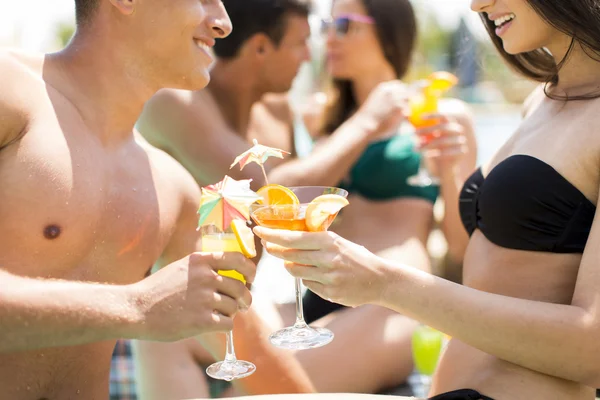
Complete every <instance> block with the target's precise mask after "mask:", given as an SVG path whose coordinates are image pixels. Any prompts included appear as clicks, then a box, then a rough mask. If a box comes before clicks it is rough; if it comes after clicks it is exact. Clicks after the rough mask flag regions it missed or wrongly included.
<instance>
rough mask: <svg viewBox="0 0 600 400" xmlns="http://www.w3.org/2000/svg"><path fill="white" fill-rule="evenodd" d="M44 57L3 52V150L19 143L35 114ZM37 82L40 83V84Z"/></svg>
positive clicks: (0, 82) (0, 60) (0, 75)
mask: <svg viewBox="0 0 600 400" xmlns="http://www.w3.org/2000/svg"><path fill="white" fill-rule="evenodd" d="M42 65H43V55H41V54H29V53H24V52H20V51H17V50H12V49H0V88H2V89H1V90H0V120H2V122H3V123H2V126H0V148H2V147H5V146H7V145H8V144H10V143H12V142H14V141H15V140H17V139H18V138H19V137H20V135H21V134H22V132H24V130H25V128H26V126H27V123H28V120H29V116H30V114H31V108H32V106H31V104H32V103H33V99H32V96H34V94H32V93H35V92H34V91H33V90H32V89H33V87H34V85H35V84H40V83H41V79H42V74H41V68H42V67H41V66H42ZM36 81H37V82H36Z"/></svg>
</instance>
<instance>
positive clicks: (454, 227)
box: [417, 99, 477, 264]
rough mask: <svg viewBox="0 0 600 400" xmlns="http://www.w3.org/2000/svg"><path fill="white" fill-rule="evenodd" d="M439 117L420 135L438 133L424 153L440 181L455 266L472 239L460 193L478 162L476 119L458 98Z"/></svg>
mask: <svg viewBox="0 0 600 400" xmlns="http://www.w3.org/2000/svg"><path fill="white" fill-rule="evenodd" d="M440 110H441V112H440V114H437V115H435V116H432V117H433V118H436V119H438V120H439V124H438V125H435V126H433V127H430V128H426V129H422V130H420V131H417V133H431V132H435V131H437V134H438V135H439V137H438V138H437V139H434V140H433V141H431V142H430V143H429V144H428V145H427V146H424V148H423V150H425V151H426V152H425V153H424V154H426V157H428V158H429V160H428V161H429V163H430V164H431V165H432V167H433V169H434V173H435V175H437V176H438V177H439V179H440V186H441V191H440V193H441V197H442V199H443V201H444V216H443V219H442V223H441V225H442V226H441V227H442V231H443V233H444V236H445V238H446V242H447V243H448V256H449V257H450V260H451V261H452V262H453V263H457V264H460V263H462V260H463V257H464V254H465V251H466V248H467V244H468V242H469V236H468V235H467V232H466V230H465V228H464V227H463V224H462V221H461V219H460V213H459V208H458V201H459V195H460V191H461V189H462V186H463V184H464V182H465V181H466V180H467V178H468V177H469V175H470V174H471V173H472V172H473V171H474V170H475V166H476V163H477V140H476V137H475V126H474V121H473V116H472V115H471V111H470V110H469V108H468V106H467V105H466V104H465V103H464V102H462V101H460V100H456V99H448V100H445V101H444V102H443V103H442V104H441V106H440Z"/></svg>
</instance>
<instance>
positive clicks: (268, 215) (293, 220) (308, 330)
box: [250, 186, 348, 350]
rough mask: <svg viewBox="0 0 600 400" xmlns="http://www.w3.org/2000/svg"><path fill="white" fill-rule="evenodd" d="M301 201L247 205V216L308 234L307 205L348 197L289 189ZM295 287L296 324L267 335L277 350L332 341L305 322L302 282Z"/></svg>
mask: <svg viewBox="0 0 600 400" xmlns="http://www.w3.org/2000/svg"><path fill="white" fill-rule="evenodd" d="M289 189H290V190H291V191H292V192H294V194H295V195H296V196H297V197H298V200H300V204H297V205H289V204H285V205H284V204H282V205H260V204H253V205H252V206H250V216H251V217H252V219H253V220H254V222H256V224H257V225H260V226H264V227H266V228H271V229H285V230H290V231H308V228H307V227H306V221H305V212H306V208H307V207H308V205H309V203H310V202H311V201H312V200H313V199H315V198H316V197H319V196H321V195H324V194H337V195H340V196H343V197H347V196H348V192H347V191H345V190H344V189H339V188H335V187H325V186H301V187H290V188H289ZM336 216H337V214H333V215H331V216H329V218H328V219H327V221H326V222H325V223H324V224H323V226H322V228H323V230H324V231H325V230H327V229H328V228H329V226H330V225H331V224H332V223H333V220H334V219H335V217H336ZM295 286H296V322H295V323H294V325H293V326H290V327H287V328H283V329H280V330H278V331H276V332H273V333H272V334H271V335H270V336H269V341H270V342H271V344H273V345H274V346H276V347H279V348H283V349H288V350H306V349H312V348H316V347H321V346H325V345H326V344H328V343H329V342H331V341H332V340H333V332H331V331H330V330H328V329H325V328H312V327H310V326H308V324H307V323H306V322H305V321H304V311H303V309H302V283H301V281H300V279H298V278H296V279H295Z"/></svg>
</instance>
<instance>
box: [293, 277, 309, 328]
mask: <svg viewBox="0 0 600 400" xmlns="http://www.w3.org/2000/svg"><path fill="white" fill-rule="evenodd" d="M294 281H295V284H296V323H295V324H294V328H305V327H306V322H304V310H303V308H302V282H301V281H300V279H298V278H296V279H294Z"/></svg>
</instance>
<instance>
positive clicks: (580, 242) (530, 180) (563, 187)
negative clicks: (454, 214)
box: [459, 154, 596, 253]
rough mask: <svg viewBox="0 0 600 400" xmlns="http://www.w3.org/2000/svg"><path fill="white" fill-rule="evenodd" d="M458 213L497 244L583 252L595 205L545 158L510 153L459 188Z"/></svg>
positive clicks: (532, 249) (549, 250)
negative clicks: (483, 173) (487, 172)
mask: <svg viewBox="0 0 600 400" xmlns="http://www.w3.org/2000/svg"><path fill="white" fill-rule="evenodd" d="M459 207H460V216H461V219H462V222H463V225H464V226H465V228H466V229H467V231H468V232H469V235H471V234H472V233H473V232H474V231H475V229H479V230H480V231H481V232H482V233H483V234H484V235H485V237H486V238H487V239H488V240H490V241H491V242H492V243H494V244H497V245H498V246H502V247H506V248H509V249H516V250H529V251H543V252H550V253H583V249H584V248H585V244H586V242H587V239H588V236H589V234H590V229H591V227H592V221H593V219H594V214H595V213H596V206H594V204H593V203H592V202H591V201H589V200H588V199H587V198H586V197H585V196H584V194H583V193H581V192H580V191H579V189H577V188H576V187H575V186H573V185H572V184H571V183H570V182H569V181H568V180H567V179H565V178H564V177H563V176H562V175H561V174H560V173H559V172H558V171H556V170H555V169H554V168H552V167H551V166H550V165H548V164H546V163H545V162H543V161H541V160H539V159H537V158H535V157H531V156H527V155H521V154H519V155H513V156H511V157H508V158H507V159H505V160H504V161H502V162H501V163H500V164H498V165H497V166H496V167H495V168H494V169H493V170H492V171H490V173H489V174H488V176H487V177H486V178H484V177H483V175H482V173H481V168H480V169H478V170H477V171H475V173H473V175H471V177H470V178H469V179H468V180H467V181H466V183H465V185H464V187H463V189H462V191H461V194H460V205H459Z"/></svg>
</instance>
